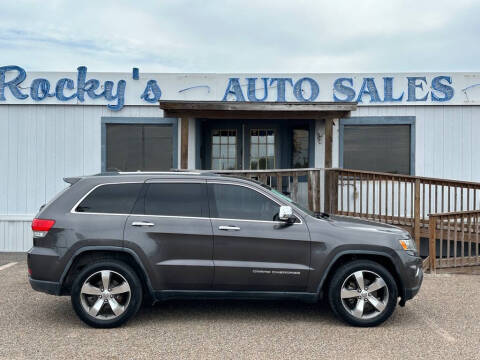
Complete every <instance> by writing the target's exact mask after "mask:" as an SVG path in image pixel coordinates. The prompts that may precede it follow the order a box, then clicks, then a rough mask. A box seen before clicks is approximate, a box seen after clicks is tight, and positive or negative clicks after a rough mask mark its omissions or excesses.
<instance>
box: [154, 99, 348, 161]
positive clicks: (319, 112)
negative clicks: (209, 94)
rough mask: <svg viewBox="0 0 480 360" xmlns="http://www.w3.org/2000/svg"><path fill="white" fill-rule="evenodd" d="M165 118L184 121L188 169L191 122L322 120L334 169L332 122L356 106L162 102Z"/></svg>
mask: <svg viewBox="0 0 480 360" xmlns="http://www.w3.org/2000/svg"><path fill="white" fill-rule="evenodd" d="M159 103H160V109H162V110H163V111H164V114H165V116H166V117H176V118H179V119H181V136H180V137H181V139H180V143H181V146H180V149H181V150H180V154H181V155H180V164H181V168H182V169H186V168H187V167H188V123H189V121H190V119H195V118H204V119H323V120H324V121H325V167H331V166H332V133H333V120H334V119H339V118H344V117H349V116H350V112H351V111H355V110H356V109H357V103H356V102H239V101H183V100H160V101H159Z"/></svg>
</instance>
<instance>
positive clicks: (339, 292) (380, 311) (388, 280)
mask: <svg viewBox="0 0 480 360" xmlns="http://www.w3.org/2000/svg"><path fill="white" fill-rule="evenodd" d="M397 297H398V289H397V284H396V282H395V279H394V278H393V276H392V275H391V274H390V272H389V271H388V270H387V269H385V267H383V266H382V265H380V264H378V263H376V262H373V261H370V260H356V261H352V262H349V263H347V264H345V265H342V266H341V267H340V268H338V269H337V271H336V272H335V274H334V275H333V277H332V279H331V281H330V286H329V290H328V299H329V303H330V306H331V308H332V310H333V312H334V313H335V315H337V316H338V317H339V318H340V319H342V320H344V321H345V322H347V323H349V324H351V325H354V326H376V325H379V324H381V323H383V322H384V321H385V320H387V319H388V318H389V317H390V315H392V313H393V311H394V310H395V306H396V305H397Z"/></svg>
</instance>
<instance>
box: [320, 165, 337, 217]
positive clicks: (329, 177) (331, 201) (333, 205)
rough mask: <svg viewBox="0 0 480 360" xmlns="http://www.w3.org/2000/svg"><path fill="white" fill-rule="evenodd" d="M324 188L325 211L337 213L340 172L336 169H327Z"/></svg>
mask: <svg viewBox="0 0 480 360" xmlns="http://www.w3.org/2000/svg"><path fill="white" fill-rule="evenodd" d="M324 189H325V198H324V206H323V209H324V210H323V211H324V212H326V213H330V214H336V213H337V212H338V174H337V171H336V170H328V169H326V170H325V182H324Z"/></svg>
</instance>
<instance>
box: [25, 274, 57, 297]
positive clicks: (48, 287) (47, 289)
mask: <svg viewBox="0 0 480 360" xmlns="http://www.w3.org/2000/svg"><path fill="white" fill-rule="evenodd" d="M28 281H30V285H31V286H32V289H33V290H36V291H40V292H43V293H47V294H50V295H60V283H58V282H53V281H45V280H35V279H32V278H31V277H30V276H29V277H28Z"/></svg>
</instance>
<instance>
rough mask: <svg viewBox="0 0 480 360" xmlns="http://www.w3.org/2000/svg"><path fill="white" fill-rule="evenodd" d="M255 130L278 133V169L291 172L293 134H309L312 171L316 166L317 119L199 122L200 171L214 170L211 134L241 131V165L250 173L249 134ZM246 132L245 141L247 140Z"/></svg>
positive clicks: (276, 141) (197, 139) (238, 155)
mask: <svg viewBox="0 0 480 360" xmlns="http://www.w3.org/2000/svg"><path fill="white" fill-rule="evenodd" d="M255 128H259V129H261V128H266V129H273V130H275V137H276V138H275V157H276V159H275V168H276V169H289V168H291V167H292V146H293V139H292V133H293V129H295V128H304V129H308V131H309V139H308V140H309V149H308V153H309V154H308V155H309V156H308V157H309V159H308V160H309V161H308V162H309V167H314V164H315V120H314V119H292V121H289V120H287V119H209V118H198V119H197V121H196V128H195V133H196V139H195V144H196V159H195V165H196V166H195V167H196V168H197V169H208V170H210V169H211V151H212V148H211V146H212V144H211V130H212V129H237V131H239V133H238V139H237V140H238V143H237V145H241V146H239V147H238V146H237V162H238V163H239V164H241V165H242V166H243V169H245V170H249V167H250V166H249V165H250V162H249V160H250V159H249V157H250V140H249V136H248V133H247V131H249V130H250V129H255ZM243 130H245V139H244V138H243V136H244V133H243Z"/></svg>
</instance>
